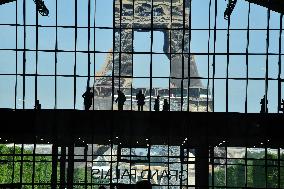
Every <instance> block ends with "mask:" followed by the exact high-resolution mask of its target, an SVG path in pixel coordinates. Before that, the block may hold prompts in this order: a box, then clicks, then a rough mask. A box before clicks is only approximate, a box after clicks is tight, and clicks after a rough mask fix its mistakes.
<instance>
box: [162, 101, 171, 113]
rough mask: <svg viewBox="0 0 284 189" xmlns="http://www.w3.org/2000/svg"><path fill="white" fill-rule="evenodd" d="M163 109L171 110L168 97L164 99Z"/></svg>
mask: <svg viewBox="0 0 284 189" xmlns="http://www.w3.org/2000/svg"><path fill="white" fill-rule="evenodd" d="M163 111H170V105H169V103H168V100H167V99H164V105H163Z"/></svg>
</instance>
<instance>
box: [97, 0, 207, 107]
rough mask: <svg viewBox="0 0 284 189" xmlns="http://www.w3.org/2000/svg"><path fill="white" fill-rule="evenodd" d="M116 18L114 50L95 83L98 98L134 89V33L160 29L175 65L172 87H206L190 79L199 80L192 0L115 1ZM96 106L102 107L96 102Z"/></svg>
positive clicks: (109, 105)
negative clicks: (193, 49) (192, 46)
mask: <svg viewBox="0 0 284 189" xmlns="http://www.w3.org/2000/svg"><path fill="white" fill-rule="evenodd" d="M120 3H122V4H120ZM184 3H185V4H184ZM152 5H153V7H152ZM133 11H134V12H133ZM152 12H153V15H152ZM114 16H115V18H114V20H115V24H114V26H115V29H114V32H115V38H114V49H110V52H109V54H108V55H107V58H106V60H105V63H104V66H103V68H102V69H101V70H100V71H99V72H98V73H96V75H97V76H100V77H98V78H96V80H95V83H94V94H95V96H96V95H97V96H102V94H105V95H106V96H111V93H112V90H113V92H116V90H117V89H118V88H122V90H127V89H129V88H131V86H132V77H133V75H132V67H133V62H132V60H133V59H132V56H133V40H134V36H133V34H134V31H138V32H139V31H144V30H147V31H149V30H151V29H152V28H159V29H161V30H160V31H162V32H163V34H164V46H163V51H164V53H165V54H166V56H167V58H168V59H169V60H170V63H171V71H170V76H169V77H170V86H171V87H172V88H176V89H182V88H184V89H187V88H188V86H189V87H202V84H201V81H200V79H197V78H194V79H193V78H192V79H190V80H188V75H189V76H190V77H199V75H198V70H197V66H196V63H195V59H194V55H192V54H189V41H190V34H189V30H188V28H189V23H190V21H189V0H172V1H171V0H163V1H160V0H153V2H152V1H151V0H135V1H134V4H133V0H115V13H114ZM132 28H133V31H132ZM103 76H106V77H103ZM188 82H189V83H188ZM182 85H183V87H182ZM107 88H108V90H107ZM101 91H104V93H101ZM95 100H96V99H95ZM107 101H109V100H106V99H105V100H104V102H103V104H105V105H102V106H107V107H108V108H109V107H111V104H112V101H110V102H107ZM97 103H100V101H98V102H97ZM94 105H95V106H101V105H100V104H96V102H95V103H94ZM108 108H106V109H108Z"/></svg>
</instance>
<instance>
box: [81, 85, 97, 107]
mask: <svg viewBox="0 0 284 189" xmlns="http://www.w3.org/2000/svg"><path fill="white" fill-rule="evenodd" d="M82 97H83V98H84V106H85V110H89V109H90V108H91V106H92V100H93V97H94V93H92V92H91V87H88V88H87V91H86V92H85V93H84V94H83V95H82Z"/></svg>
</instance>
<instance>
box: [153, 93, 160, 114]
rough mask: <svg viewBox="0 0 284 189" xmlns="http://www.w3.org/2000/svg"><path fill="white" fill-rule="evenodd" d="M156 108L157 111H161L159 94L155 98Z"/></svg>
mask: <svg viewBox="0 0 284 189" xmlns="http://www.w3.org/2000/svg"><path fill="white" fill-rule="evenodd" d="M154 110H155V111H159V110H160V96H159V95H158V96H157V98H156V99H155V104H154Z"/></svg>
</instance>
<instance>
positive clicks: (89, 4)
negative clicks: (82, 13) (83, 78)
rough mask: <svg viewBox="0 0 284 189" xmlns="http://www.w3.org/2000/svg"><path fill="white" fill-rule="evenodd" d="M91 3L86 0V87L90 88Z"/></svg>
mask: <svg viewBox="0 0 284 189" xmlns="http://www.w3.org/2000/svg"><path fill="white" fill-rule="evenodd" d="M90 27H91V2H90V0H88V80H87V87H90V75H91V54H90V45H91V43H90V39H91V28H90Z"/></svg>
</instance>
